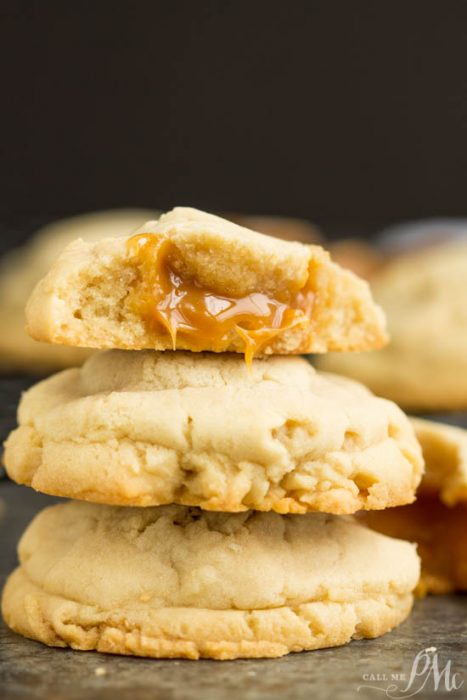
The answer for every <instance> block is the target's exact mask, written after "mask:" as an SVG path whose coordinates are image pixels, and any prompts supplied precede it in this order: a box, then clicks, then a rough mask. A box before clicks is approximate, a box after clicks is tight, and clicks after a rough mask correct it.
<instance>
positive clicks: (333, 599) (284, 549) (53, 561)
mask: <svg viewBox="0 0 467 700" xmlns="http://www.w3.org/2000/svg"><path fill="white" fill-rule="evenodd" d="M19 558H20V567H19V568H18V569H17V570H16V571H15V572H14V573H13V574H12V576H11V577H10V579H9V580H8V582H7V584H6V588H5V591H4V594H3V602H2V610H3V615H4V618H5V621H6V623H7V624H8V625H9V626H10V627H11V628H12V629H14V630H15V631H17V632H19V633H21V634H23V635H25V636H27V637H31V638H32V639H37V640H39V641H41V642H44V643H45V644H49V645H52V646H70V647H72V648H73V649H82V650H90V649H96V650H97V651H101V652H107V653H112V654H132V655H137V656H150V657H156V658H160V657H185V658H189V659H197V658H199V657H210V658H215V659H234V658H238V657H252V658H253V657H275V656H282V655H283V654H287V653H288V652H290V651H301V650H305V649H319V648H322V647H328V646H338V645H341V644H345V643H347V642H349V641H350V640H351V639H359V638H362V637H377V636H379V635H381V634H384V633H385V632H388V631H389V630H390V629H392V628H393V627H395V626H396V625H398V624H399V623H400V622H402V621H403V620H404V619H405V618H406V617H407V615H408V614H409V612H410V609H411V606H412V591H413V589H414V587H415V585H416V583H417V581H418V576H419V561H418V557H417V555H416V553H415V549H414V547H413V546H412V545H410V544H409V543H407V542H401V541H397V540H393V539H390V538H387V537H384V536H382V535H379V534H377V533H375V532H372V531H371V530H370V529H368V528H366V527H364V526H362V525H359V524H358V523H357V522H356V521H355V520H353V519H352V518H347V517H335V516H329V515H323V514H309V515H301V516H293V515H289V516H281V515H278V514H276V513H258V512H252V511H249V512H245V513H239V514H234V515H232V514H227V513H206V512H203V511H201V510H199V509H197V508H183V507H181V506H165V507H161V508H143V509H141V508H139V509H134V508H116V507H109V506H97V505H91V504H86V503H78V502H70V503H65V504H62V505H58V506H53V507H52V508H48V509H46V510H45V511H43V512H42V513H40V514H39V515H38V516H37V517H36V518H35V520H34V521H33V522H32V524H31V525H30V526H29V528H28V529H27V531H26V533H25V534H24V535H23V538H22V540H21V542H20V545H19Z"/></svg>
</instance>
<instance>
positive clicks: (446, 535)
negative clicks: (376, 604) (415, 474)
mask: <svg viewBox="0 0 467 700" xmlns="http://www.w3.org/2000/svg"><path fill="white" fill-rule="evenodd" d="M412 423H413V425H414V427H415V429H416V433H417V437H418V439H419V441H420V443H421V445H422V448H423V456H424V458H425V463H426V473H425V476H424V478H423V481H422V483H421V486H420V489H419V491H418V495H417V501H416V503H413V504H412V505H410V506H404V507H402V508H389V509H388V510H385V511H381V512H378V513H365V514H364V515H362V516H361V517H362V518H363V520H364V521H365V522H366V523H367V524H368V525H369V526H370V527H372V528H374V529H375V530H377V531H378V532H383V533H384V534H387V535H390V536H391V537H400V538H402V539H406V540H409V541H411V542H416V543H417V544H418V551H419V554H420V556H421V559H422V578H421V583H420V591H421V592H430V593H448V592H450V591H455V590H464V591H465V590H467V431H465V430H462V429H461V428H453V427H451V426H448V425H443V424H441V423H434V422H432V421H426V420H420V419H413V420H412Z"/></svg>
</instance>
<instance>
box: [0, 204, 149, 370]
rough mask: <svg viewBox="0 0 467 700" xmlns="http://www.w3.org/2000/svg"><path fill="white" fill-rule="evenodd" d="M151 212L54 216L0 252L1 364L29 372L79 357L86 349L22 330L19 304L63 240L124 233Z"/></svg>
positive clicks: (81, 358)
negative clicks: (44, 339)
mask: <svg viewBox="0 0 467 700" xmlns="http://www.w3.org/2000/svg"><path fill="white" fill-rule="evenodd" d="M156 215H157V212H155V211H153V210H150V209H116V210H111V211H100V212H93V213H92V214H83V215H81V216H75V217H72V218H69V219H63V220H61V221H55V222H54V223H52V224H49V225H47V226H44V227H43V228H41V229H39V230H38V231H37V233H36V234H35V235H34V236H33V237H32V238H31V239H30V240H28V241H27V242H26V243H25V244H24V245H23V246H21V247H20V248H16V249H14V250H12V251H11V252H9V253H7V254H6V255H4V256H3V257H2V259H1V261H0V298H1V300H2V304H1V307H0V331H1V332H0V367H1V368H2V369H3V370H11V371H13V370H21V371H24V372H28V373H31V374H34V373H37V372H43V371H49V370H55V369H61V368H63V367H73V366H75V365H77V364H80V363H81V362H83V361H84V360H85V359H86V357H88V356H89V354H90V352H89V350H85V349H83V348H71V347H61V346H55V345H50V344H45V343H37V342H35V341H34V340H32V339H31V338H30V337H29V336H28V335H27V333H26V331H25V328H24V326H25V318H24V307H25V306H26V302H27V300H28V297H29V295H30V294H31V292H32V290H33V289H34V286H35V285H36V283H37V282H38V281H39V280H40V279H41V278H42V277H43V276H44V275H46V274H47V272H48V270H49V268H50V267H51V265H53V263H54V262H55V259H56V258H58V256H59V255H60V253H61V252H62V251H63V249H64V248H65V246H67V245H68V244H69V243H71V242H72V241H74V240H75V239H76V238H82V239H84V240H85V241H87V242H88V243H91V242H93V241H98V240H100V239H101V238H105V237H107V236H114V237H119V236H129V235H131V233H132V232H133V231H134V230H135V229H136V228H137V227H138V226H140V225H141V224H142V223H143V222H144V221H146V220H147V219H148V218H150V217H154V216H156Z"/></svg>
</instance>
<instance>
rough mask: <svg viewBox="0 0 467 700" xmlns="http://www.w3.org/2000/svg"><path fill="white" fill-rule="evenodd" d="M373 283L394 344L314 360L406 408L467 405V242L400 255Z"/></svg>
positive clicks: (439, 407) (466, 406)
mask: <svg viewBox="0 0 467 700" xmlns="http://www.w3.org/2000/svg"><path fill="white" fill-rule="evenodd" d="M371 286H372V291H373V293H374V295H375V298H376V300H377V301H378V302H379V303H380V304H381V306H382V307H383V309H384V311H385V312H386V314H387V318H388V325H389V331H390V334H391V342H390V344H389V345H388V346H387V347H386V348H384V349H383V350H381V351H379V352H376V353H363V354H355V355H354V354H348V355H341V354H335V355H329V356H326V357H323V358H319V360H318V358H317V360H316V361H317V366H318V367H319V368H320V369H324V370H330V371H332V372H339V373H341V374H345V375H347V376H349V377H353V378H354V379H357V380H358V381H361V382H363V383H364V384H366V385H367V386H368V387H369V388H370V389H371V390H372V391H374V392H375V393H376V394H378V395H381V396H385V397H387V398H389V399H392V400H393V401H396V402H397V403H398V404H400V405H401V406H403V407H404V408H406V409H411V410H416V411H421V410H425V411H432V410H454V409H464V408H467V356H466V353H465V348H466V347H467V303H466V301H467V243H466V242H465V241H454V242H450V243H447V244H445V245H437V246H435V247H431V248H429V249H422V250H418V251H415V252H411V253H407V254H406V255H404V256H401V257H398V258H395V259H394V260H393V261H392V262H388V263H387V265H386V266H385V267H384V268H383V269H382V270H381V272H377V273H376V274H375V275H374V276H373V277H372V279H371Z"/></svg>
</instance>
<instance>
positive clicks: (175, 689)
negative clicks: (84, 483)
mask: <svg viewBox="0 0 467 700" xmlns="http://www.w3.org/2000/svg"><path fill="white" fill-rule="evenodd" d="M32 381H33V380H31V379H24V378H21V377H12V378H0V392H1V401H0V432H1V435H2V438H3V437H4V436H5V434H6V432H7V431H8V430H9V429H11V427H13V425H14V411H15V406H16V403H17V400H18V397H19V395H20V393H21V391H22V390H24V389H25V388H27V386H28V385H29V384H30V383H32ZM442 417H443V418H446V416H442ZM448 419H449V420H450V422H453V423H458V424H462V423H463V421H464V416H462V415H456V416H451V417H448ZM54 500H56V499H52V498H49V497H46V496H43V495H41V494H37V493H34V492H33V491H32V490H31V489H27V488H24V487H19V486H16V485H14V484H12V483H10V482H9V481H8V480H7V479H6V478H3V479H2V480H1V481H0V583H1V584H3V581H4V579H5V578H6V576H7V575H8V573H9V572H10V571H11V570H12V569H13V568H14V566H15V564H16V553H15V548H16V543H17V541H18V539H19V537H20V535H21V532H22V531H23V530H24V528H25V527H26V525H27V524H28V522H30V520H31V518H32V517H33V515H34V514H35V513H36V512H37V511H38V510H40V509H41V508H43V507H44V506H45V505H47V504H49V503H53V502H54ZM427 647H436V648H437V654H438V657H437V658H438V662H439V665H440V667H444V666H445V665H446V663H447V662H448V661H451V680H452V675H453V674H454V673H457V674H458V675H457V676H456V678H455V680H456V681H457V682H458V684H459V683H461V682H462V681H465V683H464V686H463V687H462V688H460V689H459V690H458V691H455V690H453V691H451V692H450V693H449V694H447V693H446V689H445V680H444V678H445V677H443V680H442V681H441V683H440V686H439V687H438V689H437V690H435V684H434V679H433V674H432V673H429V674H427V675H424V676H423V677H418V678H417V679H416V680H415V681H414V683H413V684H412V685H411V686H410V688H409V689H407V690H406V691H405V692H404V689H405V688H406V686H407V683H408V679H409V677H410V672H411V668H412V663H413V660H414V658H415V656H416V654H417V653H418V652H420V651H421V650H423V649H424V648H427ZM431 655H432V656H433V653H432V654H431ZM98 669H99V670H98ZM96 671H97V673H96ZM101 674H102V675H101ZM393 674H396V676H397V678H396V679H394V678H393V677H392V676H393ZM401 674H402V677H401ZM391 685H396V686H397V688H398V689H394V688H393V689H392V691H391V690H390V689H389V691H388V692H389V697H390V696H391V695H392V696H393V697H409V696H411V697H423V698H441V697H452V698H467V597H466V596H450V597H440V598H434V597H433V598H427V599H425V600H421V601H418V602H417V603H416V605H415V609H414V612H413V614H412V615H411V617H410V618H409V619H408V620H407V622H405V623H404V624H403V625H401V626H400V627H399V628H398V629H397V630H395V631H394V632H392V633H390V634H388V635H386V636H385V637H382V638H380V639H375V640H365V641H357V642H352V643H351V644H349V645H347V646H345V647H341V648H338V649H325V650H322V651H315V652H308V653H301V654H291V655H289V656H286V657H283V658H281V659H277V660H263V661H248V660H238V661H226V662H215V661H198V662H193V661H181V660H179V661H177V660H167V661H156V660H145V659H137V658H124V657H117V656H108V655H103V654H97V653H94V652H73V651H71V650H64V649H49V648H47V647H45V646H43V645H41V644H39V643H37V642H33V641H30V640H26V639H23V638H21V637H19V636H18V635H16V634H14V633H12V632H10V631H9V630H8V629H7V628H6V627H5V625H3V623H0V698H1V699H2V700H10V698H11V700H28V699H29V698H30V699H31V700H36V699H37V700H45V699H47V700H48V699H53V700H62V699H63V700H65V699H67V700H75V699H78V698H96V699H97V700H107V699H109V700H114V698H115V697H116V696H117V695H118V697H119V698H120V699H121V700H127V699H128V700H140V699H143V698H148V699H149V698H150V699H151V700H159V699H160V700H166V699H167V700H185V699H186V700H191V699H193V700H198V698H202V699H203V700H224V699H225V700H231V699H234V698H235V699H237V698H238V699H239V700H240V699H241V700H263V699H264V700H269V699H271V698H272V699H274V698H277V699H279V698H280V699H281V700H288V699H289V698H290V699H294V700H295V699H301V698H303V699H304V700H305V699H306V700H311V699H312V698H319V699H320V700H321V698H339V699H340V698H342V700H347V699H350V698H370V699H371V698H381V697H387V696H388V695H387V694H386V692H385V691H386V690H387V689H388V687H389V686H391ZM368 686H373V687H368ZM413 694H414V695H413Z"/></svg>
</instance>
